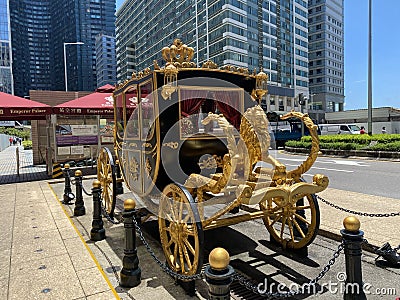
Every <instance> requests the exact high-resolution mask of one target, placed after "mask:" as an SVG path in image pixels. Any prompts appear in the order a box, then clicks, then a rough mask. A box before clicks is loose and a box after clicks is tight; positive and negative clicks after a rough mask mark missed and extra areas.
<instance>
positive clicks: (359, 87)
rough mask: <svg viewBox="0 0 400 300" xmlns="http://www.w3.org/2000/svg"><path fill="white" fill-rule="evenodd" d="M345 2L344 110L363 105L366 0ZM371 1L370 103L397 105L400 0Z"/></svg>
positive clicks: (399, 92) (399, 102)
mask: <svg viewBox="0 0 400 300" xmlns="http://www.w3.org/2000/svg"><path fill="white" fill-rule="evenodd" d="M123 2H124V0H117V8H119V7H120V5H121V4H122V3H123ZM344 2H345V8H344V30H345V41H344V48H345V52H344V54H345V65H344V68H345V70H344V74H345V96H346V100H345V101H346V104H345V109H346V110H349V109H357V108H366V107H367V105H368V85H367V84H368V0H345V1H344ZM372 2H373V3H372V13H373V15H372V81H373V83H372V105H373V107H381V106H393V107H397V108H400V76H399V73H400V26H399V23H398V18H399V16H400V0H381V1H379V0H373V1H372Z"/></svg>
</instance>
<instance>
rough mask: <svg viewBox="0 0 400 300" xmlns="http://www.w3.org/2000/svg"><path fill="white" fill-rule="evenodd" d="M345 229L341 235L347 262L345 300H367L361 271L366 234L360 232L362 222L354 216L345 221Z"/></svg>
mask: <svg viewBox="0 0 400 300" xmlns="http://www.w3.org/2000/svg"><path fill="white" fill-rule="evenodd" d="M343 225H344V228H345V229H342V230H341V231H340V233H341V234H342V237H343V242H344V255H345V261H346V286H345V289H344V295H343V299H345V300H365V299H367V297H366V296H365V293H364V286H363V281H362V270H361V254H362V248H361V244H362V242H363V240H364V232H363V231H361V230H360V221H359V220H358V219H357V218H356V217H353V216H350V217H347V218H345V219H344V221H343Z"/></svg>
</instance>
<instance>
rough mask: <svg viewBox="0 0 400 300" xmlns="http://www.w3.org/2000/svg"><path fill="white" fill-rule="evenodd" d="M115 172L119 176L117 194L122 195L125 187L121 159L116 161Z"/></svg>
mask: <svg viewBox="0 0 400 300" xmlns="http://www.w3.org/2000/svg"><path fill="white" fill-rule="evenodd" d="M115 174H116V177H117V183H116V189H115V194H116V195H121V194H123V193H124V187H123V186H122V181H123V180H122V178H121V168H120V167H119V160H118V159H117V160H116V161H115Z"/></svg>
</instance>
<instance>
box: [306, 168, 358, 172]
mask: <svg viewBox="0 0 400 300" xmlns="http://www.w3.org/2000/svg"><path fill="white" fill-rule="evenodd" d="M311 169H318V170H326V171H335V172H345V173H354V171H349V170H340V169H329V168H318V167H311Z"/></svg>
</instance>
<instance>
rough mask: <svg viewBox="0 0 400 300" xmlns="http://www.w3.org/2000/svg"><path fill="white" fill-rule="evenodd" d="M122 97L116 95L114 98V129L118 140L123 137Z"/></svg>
mask: <svg viewBox="0 0 400 300" xmlns="http://www.w3.org/2000/svg"><path fill="white" fill-rule="evenodd" d="M123 99H124V98H123V95H122V94H121V95H118V96H116V97H115V115H116V116H115V117H116V121H117V124H116V126H117V127H116V128H117V135H118V137H119V138H120V139H123V137H124V129H125V124H124V103H123Z"/></svg>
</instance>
